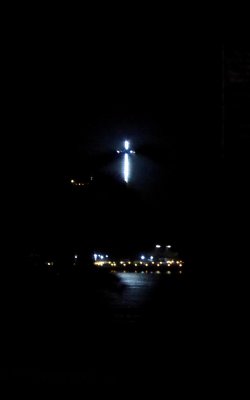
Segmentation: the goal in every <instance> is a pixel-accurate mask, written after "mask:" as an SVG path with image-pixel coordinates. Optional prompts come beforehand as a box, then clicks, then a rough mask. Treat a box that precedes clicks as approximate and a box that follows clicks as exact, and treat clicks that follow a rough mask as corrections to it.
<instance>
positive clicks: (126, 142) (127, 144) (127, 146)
mask: <svg viewBox="0 0 250 400" xmlns="http://www.w3.org/2000/svg"><path fill="white" fill-rule="evenodd" d="M124 147H125V150H128V149H129V141H128V140H125V142H124Z"/></svg>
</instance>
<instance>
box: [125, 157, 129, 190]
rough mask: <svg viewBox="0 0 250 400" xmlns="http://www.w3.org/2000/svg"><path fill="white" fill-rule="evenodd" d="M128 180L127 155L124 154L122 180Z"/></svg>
mask: <svg viewBox="0 0 250 400" xmlns="http://www.w3.org/2000/svg"><path fill="white" fill-rule="evenodd" d="M128 180H129V155H128V154H127V153H125V154H124V181H125V182H126V183H128Z"/></svg>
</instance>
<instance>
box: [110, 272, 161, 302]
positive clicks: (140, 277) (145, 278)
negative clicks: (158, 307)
mask: <svg viewBox="0 0 250 400" xmlns="http://www.w3.org/2000/svg"><path fill="white" fill-rule="evenodd" d="M118 276H119V278H120V280H121V282H122V283H123V284H124V291H123V293H122V296H121V299H120V305H122V306H127V307H138V306H140V305H142V304H143V303H144V302H145V301H146V300H147V299H148V298H149V296H150V294H151V293H152V291H153V290H154V288H155V285H156V283H157V282H158V281H159V276H156V275H145V274H134V273H126V274H124V273H118Z"/></svg>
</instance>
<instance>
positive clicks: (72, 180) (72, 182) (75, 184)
mask: <svg viewBox="0 0 250 400" xmlns="http://www.w3.org/2000/svg"><path fill="white" fill-rule="evenodd" d="M70 183H71V184H72V185H73V186H84V185H87V183H82V182H76V181H75V180H74V179H71V181H70Z"/></svg>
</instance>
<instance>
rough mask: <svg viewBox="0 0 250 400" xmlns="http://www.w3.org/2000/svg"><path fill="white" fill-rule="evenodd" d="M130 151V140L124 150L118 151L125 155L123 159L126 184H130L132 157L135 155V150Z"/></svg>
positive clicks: (125, 144)
mask: <svg viewBox="0 0 250 400" xmlns="http://www.w3.org/2000/svg"><path fill="white" fill-rule="evenodd" d="M129 149H130V143H129V141H128V140H125V141H124V149H123V150H117V153H118V154H119V153H121V154H123V155H124V158H123V179H124V181H125V182H126V183H128V181H129V178H130V155H131V154H134V153H135V151H134V150H129Z"/></svg>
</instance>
